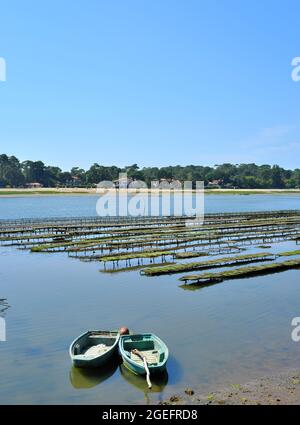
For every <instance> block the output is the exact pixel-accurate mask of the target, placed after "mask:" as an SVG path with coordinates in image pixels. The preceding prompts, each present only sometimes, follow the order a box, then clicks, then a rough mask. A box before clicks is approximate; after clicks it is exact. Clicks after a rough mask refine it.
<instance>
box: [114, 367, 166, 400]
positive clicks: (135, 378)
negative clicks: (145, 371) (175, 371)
mask: <svg viewBox="0 0 300 425" xmlns="http://www.w3.org/2000/svg"><path fill="white" fill-rule="evenodd" d="M120 372H121V375H122V376H123V378H124V379H125V380H126V381H127V382H129V383H130V384H131V385H133V386H134V387H136V388H137V389H139V390H141V391H143V392H144V393H146V392H149V389H148V385H147V382H146V381H145V379H144V377H143V376H141V375H136V374H135V373H132V372H131V371H130V370H129V369H128V368H127V367H126V366H124V364H121V365H120ZM151 383H152V387H151V391H150V392H154V393H160V392H162V391H163V390H164V388H165V386H166V385H167V383H168V372H167V371H166V370H164V371H163V372H162V373H160V374H158V375H153V376H152V377H151Z"/></svg>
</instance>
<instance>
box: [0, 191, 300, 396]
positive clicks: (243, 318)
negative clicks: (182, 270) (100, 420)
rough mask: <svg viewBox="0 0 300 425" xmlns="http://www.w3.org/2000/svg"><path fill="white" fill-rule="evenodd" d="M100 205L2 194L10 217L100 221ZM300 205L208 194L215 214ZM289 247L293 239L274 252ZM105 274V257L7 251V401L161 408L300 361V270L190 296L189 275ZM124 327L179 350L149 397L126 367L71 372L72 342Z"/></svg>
mask: <svg viewBox="0 0 300 425" xmlns="http://www.w3.org/2000/svg"><path fill="white" fill-rule="evenodd" d="M95 201H96V200H95V197H93V196H80V197H73V196H72V197H70V196H59V197H56V196H55V197H54V196H53V197H52V196H51V197H43V198H42V197H39V198H6V199H0V216H1V218H13V217H25V216H27V217H29V216H49V215H52V216H58V215H61V216H65V215H72V216H75V215H91V214H93V209H94V208H95ZM299 207H300V198H299V197H297V196H293V195H290V196H287V195H280V196H279V195H275V196H272V195H251V196H242V195H239V196H230V195H227V196H222V195H216V196H213V195H210V196H208V197H207V199H206V210H207V211H210V212H212V211H215V212H218V211H255V210H266V209H271V210H275V209H297V208H299ZM290 249H296V245H295V243H293V242H283V243H281V244H277V245H276V247H275V245H272V247H271V248H270V249H268V251H271V252H276V251H285V250H290ZM256 250H257V249H256V248H254V247H252V248H250V249H249V250H248V251H245V253H248V252H252V251H256ZM259 251H261V249H259ZM206 258H207V257H206ZM214 258H216V257H214ZM99 269H100V265H99V263H97V262H92V263H84V262H80V261H78V260H76V259H71V258H68V257H67V256H66V255H64V254H61V253H57V254H36V253H35V254H30V253H28V252H27V251H20V250H17V249H15V248H13V247H12V248H10V247H0V299H1V298H6V299H7V300H8V303H9V305H10V307H9V308H8V309H6V310H5V311H2V313H1V306H0V315H1V314H2V315H5V322H6V339H7V341H6V342H2V341H0V374H1V382H0V403H2V404H3V403H99V404H101V403H103V404H109V403H155V402H157V401H159V400H162V399H165V398H167V397H168V396H170V395H171V394H173V393H176V392H180V391H182V390H184V389H185V388H186V387H192V388H200V390H202V391H203V392H209V391H211V390H212V389H215V387H216V386H218V385H223V384H227V383H238V382H243V381H245V380H249V379H252V378H256V377H259V376H261V375H264V374H267V373H273V372H276V371H279V370H282V369H285V368H296V367H298V365H299V361H300V345H299V344H300V343H295V342H293V341H292V339H291V331H292V327H291V320H292V318H293V317H295V316H300V307H299V297H300V284H299V283H300V282H299V277H300V271H299V270H290V271H287V272H282V273H278V274H273V275H268V276H262V277H256V278H251V279H239V280H232V281H226V282H223V283H221V284H218V285H213V286H209V287H205V288H201V289H199V290H196V291H188V290H184V289H182V288H181V287H180V286H179V285H180V282H179V281H178V278H179V277H180V274H179V275H177V274H176V275H171V276H161V277H151V278H150V277H145V276H140V274H139V271H132V272H125V273H114V274H105V273H101V272H99ZM120 325H126V326H128V327H129V328H130V329H131V330H133V331H152V332H154V333H157V334H158V335H159V336H160V337H161V338H162V339H163V340H164V341H165V342H166V343H167V345H168V346H169V349H170V352H171V357H170V361H169V363H168V373H167V375H165V376H163V377H161V379H160V381H159V382H154V385H153V390H152V391H151V392H148V391H147V386H146V383H145V382H144V380H143V378H140V377H137V376H134V375H132V374H130V373H128V371H127V370H126V369H125V370H124V368H123V367H122V366H121V365H120V364H119V363H118V361H117V360H116V361H115V362H114V363H113V364H112V365H111V366H110V367H109V368H106V370H105V372H103V371H97V372H83V371H80V370H74V369H73V368H72V367H71V365H70V359H69V355H68V346H69V343H70V342H71V340H72V339H74V337H76V336H77V335H78V334H80V333H81V332H83V331H85V330H86V329H92V328H116V327H119V326H120Z"/></svg>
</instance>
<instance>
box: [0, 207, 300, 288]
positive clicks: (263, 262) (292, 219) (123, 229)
mask: <svg viewBox="0 0 300 425" xmlns="http://www.w3.org/2000/svg"><path fill="white" fill-rule="evenodd" d="M190 218H191V217H112V218H110V217H107V218H103V217H97V216H96V217H75V218H72V217H71V218H70V217H65V218H46V219H23V220H0V244H1V245H4V246H7V245H9V246H15V247H16V248H18V249H24V250H29V251H31V252H32V253H37V254H42V253H59V252H61V253H66V254H67V255H68V256H69V257H73V258H76V259H78V260H81V261H95V262H98V263H99V267H100V271H104V272H117V271H119V272H126V271H138V272H140V273H141V275H143V276H145V277H146V276H160V275H172V274H174V273H186V272H191V271H201V270H208V272H207V273H205V274H197V275H184V276H181V277H180V280H181V281H184V282H186V283H187V282H198V283H201V282H210V281H216V280H218V281H220V280H225V279H234V278H236V277H243V276H253V275H255V274H262V273H266V272H268V273H275V272H277V271H282V270H287V269H290V268H297V267H298V259H297V258H292V259H291V260H289V261H283V262H282V261H281V262H278V258H281V257H284V256H289V257H296V256H297V255H300V251H299V250H298V251H297V250H295V251H287V252H282V253H281V254H280V253H278V252H277V253H276V252H275V253H274V252H273V249H272V248H273V247H276V244H278V243H279V242H282V241H294V243H295V244H297V243H299V240H300V211H299V210H288V211H260V212H244V213H218V214H207V215H206V216H205V219H204V222H203V224H201V225H200V224H199V223H195V225H192V226H191V225H188V226H187V225H186V220H187V219H190ZM266 244H267V247H268V252H265V251H264V252H261V251H260V252H245V253H243V252H242V251H247V250H249V249H251V248H253V247H255V246H256V247H260V248H264V247H265V246H266ZM252 251H253V250H252ZM201 257H209V258H208V259H207V260H205V259H204V260H201V261H199V260H200V259H201ZM212 257H216V258H212ZM189 258H193V259H194V258H196V259H197V258H199V260H195V261H191V262H189V261H186V260H188V259H189ZM248 263H257V264H256V265H255V266H254V265H252V266H248V267H241V266H243V265H246V264H248ZM215 268H221V269H223V268H226V269H227V270H225V271H224V270H221V271H220V272H214V273H213V272H210V271H209V270H210V269H215Z"/></svg>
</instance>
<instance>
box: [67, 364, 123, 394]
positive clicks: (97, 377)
mask: <svg viewBox="0 0 300 425" xmlns="http://www.w3.org/2000/svg"><path fill="white" fill-rule="evenodd" d="M118 366H119V359H118V358H117V357H116V358H113V359H110V361H109V362H108V363H107V365H105V367H102V368H99V369H98V368H97V369H82V368H76V367H73V366H72V368H71V370H70V382H71V384H72V386H73V387H74V388H76V389H84V388H85V389H87V388H93V387H96V385H99V384H101V383H102V382H104V381H106V380H107V379H108V378H110V377H111V376H113V375H114V373H115V372H116V370H117V369H118Z"/></svg>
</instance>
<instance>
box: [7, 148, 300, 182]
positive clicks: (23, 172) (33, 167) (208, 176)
mask: <svg viewBox="0 0 300 425" xmlns="http://www.w3.org/2000/svg"><path fill="white" fill-rule="evenodd" d="M124 172H126V173H127V175H128V177H129V178H131V179H134V180H142V181H145V182H146V183H147V185H149V186H150V182H151V181H154V180H161V179H170V180H171V179H173V180H180V181H193V182H195V181H197V180H198V181H204V183H205V185H206V186H211V187H214V186H219V187H224V188H241V189H258V188H262V189H267V188H273V189H284V188H289V189H292V188H300V169H299V168H297V169H295V170H285V169H284V168H281V167H279V166H278V165H273V166H270V165H256V164H220V165H215V166H214V167H205V166H201V165H187V166H184V167H183V166H180V165H176V166H169V167H161V168H158V167H144V168H139V166H138V165H137V164H133V165H130V166H128V167H124V168H120V167H117V166H114V165H113V166H109V167H108V166H103V165H99V164H97V163H95V164H93V165H92V166H91V167H90V168H89V169H88V170H84V169H82V168H79V167H73V168H72V169H71V170H70V171H62V170H61V169H60V168H59V167H55V166H51V165H45V164H44V163H43V162H42V161H29V160H28V161H23V162H20V161H19V160H18V158H16V157H15V156H7V155H5V154H3V155H0V187H26V185H29V184H32V183H39V184H41V185H43V186H44V187H72V186H73V187H93V186H94V185H96V184H97V183H99V182H101V181H103V180H110V181H112V180H116V179H118V177H119V173H124Z"/></svg>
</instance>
